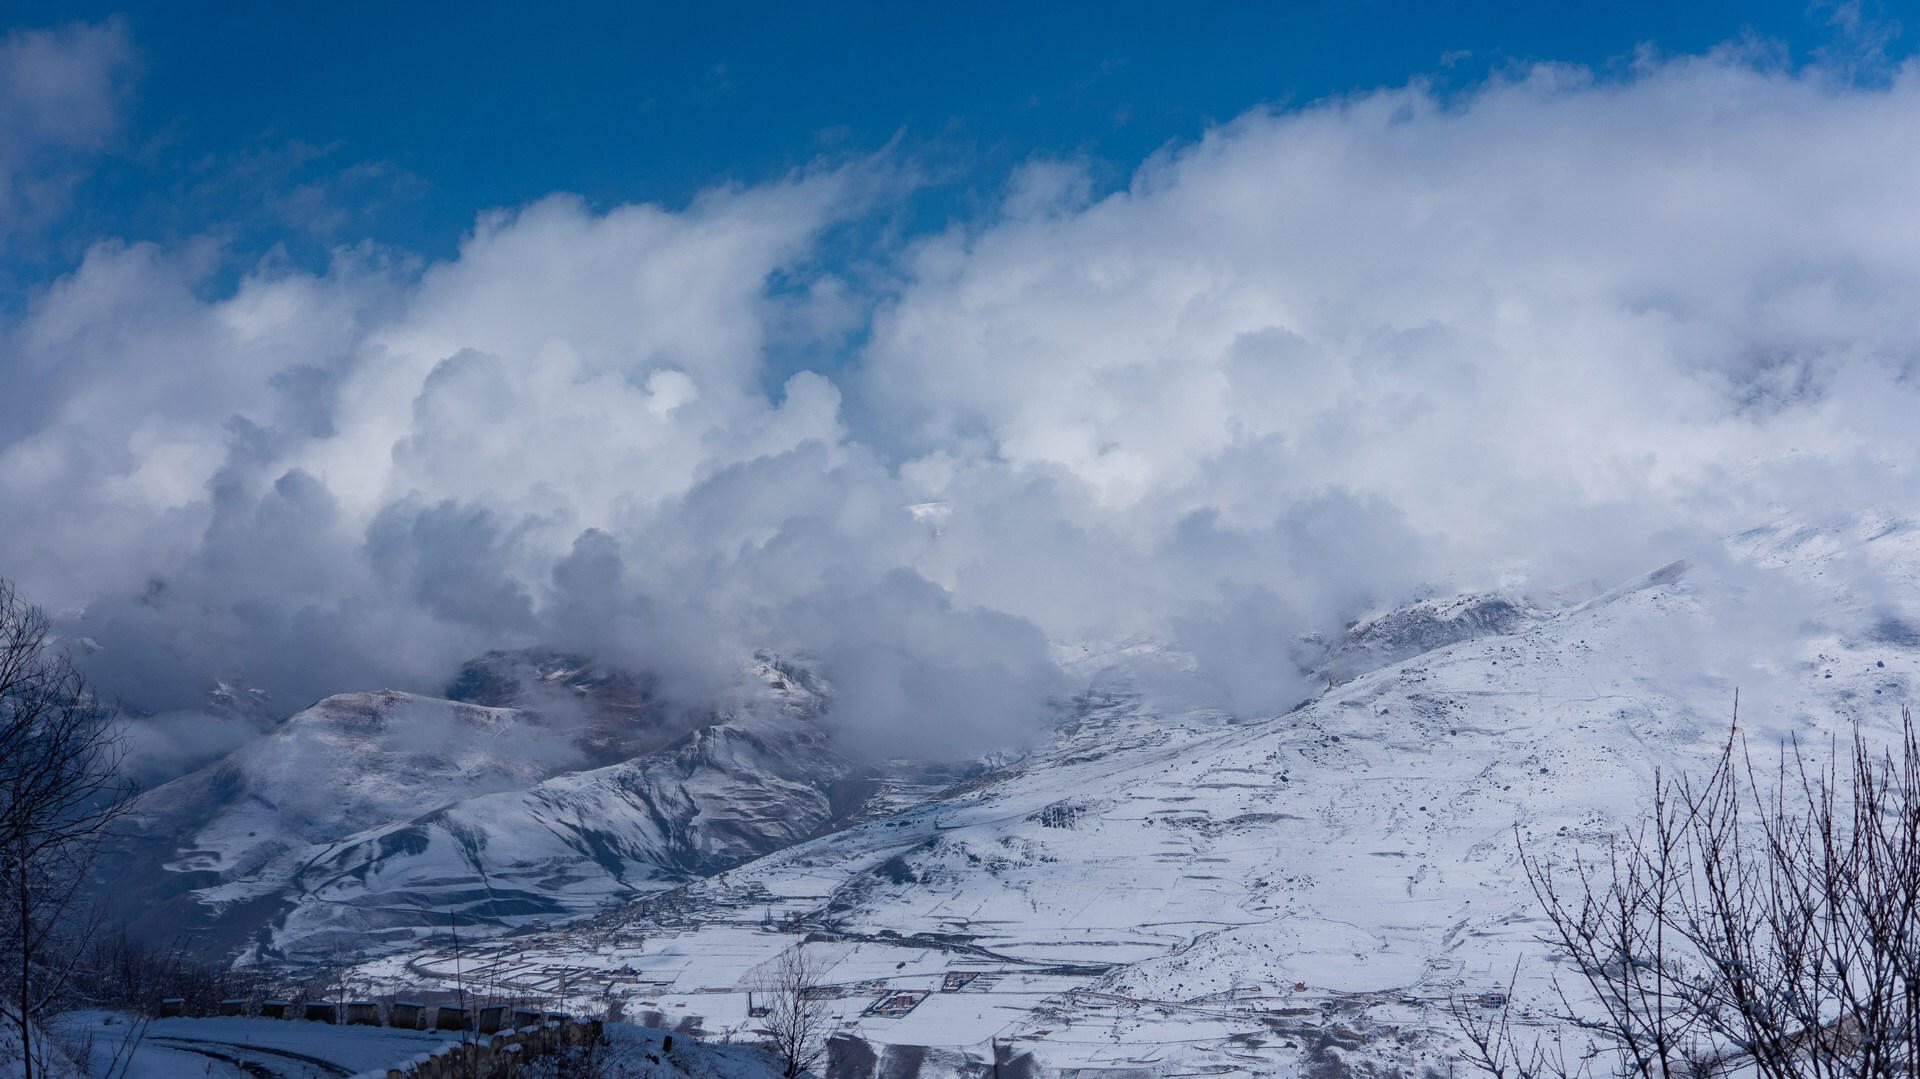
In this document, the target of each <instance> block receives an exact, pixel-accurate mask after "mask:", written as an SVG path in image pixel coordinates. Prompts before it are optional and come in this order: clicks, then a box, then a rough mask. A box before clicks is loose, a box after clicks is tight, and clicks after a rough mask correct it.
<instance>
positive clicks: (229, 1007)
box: [220, 997, 247, 1015]
mask: <svg viewBox="0 0 1920 1079" xmlns="http://www.w3.org/2000/svg"><path fill="white" fill-rule="evenodd" d="M220 1014H221V1015H245V1014H247V1002H246V1000H244V999H243V998H240V997H233V998H230V999H227V1000H223V1001H221V1002H220Z"/></svg>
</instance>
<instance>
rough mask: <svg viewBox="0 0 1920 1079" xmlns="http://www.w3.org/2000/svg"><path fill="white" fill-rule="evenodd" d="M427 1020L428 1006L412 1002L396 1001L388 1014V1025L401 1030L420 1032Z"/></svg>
mask: <svg viewBox="0 0 1920 1079" xmlns="http://www.w3.org/2000/svg"><path fill="white" fill-rule="evenodd" d="M426 1018H427V1006H426V1005H424V1004H420V1003H417V1002H415V1001H411V1000H396V1001H394V1002H393V1011H391V1012H388V1013H387V1025H388V1026H390V1027H398V1028H399V1029H401V1030H419V1029H420V1028H421V1026H422V1024H423V1022H424V1020H425V1019H426Z"/></svg>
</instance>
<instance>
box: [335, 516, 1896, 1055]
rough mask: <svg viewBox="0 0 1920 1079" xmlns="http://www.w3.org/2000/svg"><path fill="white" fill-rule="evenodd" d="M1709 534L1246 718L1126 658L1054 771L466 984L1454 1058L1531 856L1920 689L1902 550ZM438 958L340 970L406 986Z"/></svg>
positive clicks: (865, 827) (1232, 1045)
mask: <svg viewBox="0 0 1920 1079" xmlns="http://www.w3.org/2000/svg"><path fill="white" fill-rule="evenodd" d="M1731 546H1732V548H1733V550H1734V552H1735V556H1734V557H1730V558H1726V559H1714V560H1710V561H1708V562H1707V563H1705V564H1700V563H1696V564H1694V565H1691V566H1689V565H1687V564H1682V563H1676V564H1675V565H1672V566H1669V567H1666V568H1664V569H1662V570H1659V571H1657V572H1654V573H1652V574H1649V575H1648V576H1647V577H1645V578H1642V579H1640V580H1638V581H1635V582H1631V583H1629V584H1628V585H1625V586H1623V587H1620V588H1617V589H1614V590H1613V591H1610V592H1607V593H1605V594H1603V595H1600V596H1598V597H1597V598H1595V599H1593V600H1591V601H1589V602H1586V603H1584V604H1581V605H1579V606H1576V607H1572V608H1568V609H1563V610H1560V611H1558V612H1557V613H1553V614H1550V615H1549V614H1541V615H1539V616H1537V617H1533V616H1529V617H1525V618H1520V619H1516V620H1515V621H1514V622H1513V624H1512V625H1511V627H1510V631H1509V632H1505V633H1497V634H1495V635H1491V636H1483V637H1479V638H1476V639H1470V640H1464V641H1459V642H1456V643H1453V644H1450V645H1447V646H1445V647H1442V648H1439V649H1437V650H1435V651H1431V652H1427V653H1425V654H1422V655H1418V656H1415V657H1413V658H1410V659H1405V660H1402V661H1400V662H1398V663H1395V664H1393V665H1391V666H1387V667H1383V668H1381V669H1378V670H1375V671H1372V672H1370V673H1366V674H1361V675H1358V676H1356V677H1354V678H1352V680H1350V681H1347V682H1344V683H1341V684H1338V685H1335V686H1331V687H1330V688H1329V689H1328V690H1327V692H1326V693H1325V694H1324V695H1323V696H1321V697H1320V698H1318V699H1317V700H1314V701H1312V702H1309V703H1307V704H1304V705H1303V706H1302V707H1300V708H1298V709H1296V710H1294V711H1292V712H1290V713H1288V714H1285V715H1281V716H1276V717H1271V718H1267V719H1264V720H1260V721H1258V722H1251V723H1244V724H1232V723H1228V724H1223V723H1222V722H1220V721H1219V720H1218V719H1217V718H1215V717H1212V716H1208V715H1201V714H1196V713H1183V712H1182V711H1181V710H1180V708H1179V707H1178V706H1177V705H1176V704H1174V703H1172V702H1168V701H1165V700H1156V699H1153V698H1152V697H1151V696H1149V695H1147V694H1145V693H1143V692H1141V691H1139V690H1138V689H1137V688H1136V686H1135V685H1134V684H1133V683H1132V682H1131V681H1130V680H1129V678H1128V677H1127V674H1126V670H1125V669H1124V667H1116V668H1114V669H1112V670H1109V671H1108V672H1106V673H1105V674H1104V675H1102V676H1101V677H1100V678H1097V679H1096V680H1095V684H1094V686H1093V688H1092V689H1091V690H1090V691H1089V692H1088V693H1087V694H1086V695H1085V696H1084V697H1082V698H1081V700H1080V701H1079V707H1078V710H1077V715H1076V718H1075V720H1074V722H1072V723H1071V724H1069V725H1067V726H1066V727H1064V728H1063V729H1062V730H1061V731H1060V732H1059V733H1058V737H1057V738H1056V739H1055V741H1054V742H1053V743H1052V744H1051V745H1050V746H1049V747H1048V748H1047V749H1045V750H1044V751H1042V752H1037V753H1034V754H1032V755H1030V756H1028V757H1027V758H1025V759H1022V760H1020V761H1018V762H1016V763H1014V764H1011V765H1008V766H1006V767H1003V768H1000V769H997V770H995V771H992V772H989V773H987V774H985V775H982V776H979V777H977V778H975V779H973V780H971V781H969V782H966V783H963V784H960V785H958V786H956V787H955V788H953V789H950V790H948V791H946V792H944V793H943V794H941V795H940V796H939V797H936V798H933V799H931V800H929V801H927V802H925V803H924V804H922V805H919V806H917V807H915V808H912V809H909V810H907V811H904V812H901V813H898V814H896V815H894V816H891V817H888V818H886V819H881V820H875V821H871V822H867V823H864V824H860V825H857V826H854V827H850V828H847V829H845V830H842V831H838V832H836V833H834V834H831V835H827V836H823V837H820V838H817V839H813V840H810V841H808V842H804V843H800V844H798V845H795V846H792V847H790V848H787V849H784V850H781V851H778V852H776V853H773V854H769V855H767V856H765V857H762V858H760V859H758V860H756V861H753V862H750V863H748V864H746V865H744V866H742V867H740V868H738V869H737V870H734V871H732V872H729V873H726V874H723V875H719V876H715V877H712V878H709V879H706V880H701V881H698V882H695V883H692V884H689V885H687V886H686V887H684V888H681V889H678V890H675V891H672V892H669V893H666V894H664V895H661V896H658V897H655V898H654V899H652V900H650V901H648V902H647V903H646V904H645V905H644V907H642V908H635V909H630V910H627V911H623V912H620V913H618V914H612V915H607V916H603V917H601V918H598V919H595V920H593V921H591V922H587V923H583V924H580V925H577V926H573V927H568V928H564V929H559V930H554V931H550V932H546V933H540V934H529V935H522V936H519V937H516V938H513V939H510V940H503V941H499V942H496V943H495V944H494V945H493V946H491V948H490V949H489V950H488V951H487V952H486V953H485V954H482V955H476V954H475V953H473V952H471V951H470V952H469V953H468V954H467V956H466V957H465V962H466V963H467V964H468V965H467V966H466V968H465V969H466V970H467V972H468V974H467V976H468V977H469V978H472V977H474V974H473V971H475V970H476V969H479V970H481V971H483V973H482V975H481V976H480V977H481V979H482V981H484V982H485V983H486V984H488V985H489V986H490V987H491V988H490V991H493V992H500V993H517V994H525V995H535V996H542V997H543V998H545V999H548V1000H551V1001H552V1003H553V1006H556V1007H560V1008H563V1009H573V1010H580V1009H586V1008H593V1007H607V1006H610V1005H613V1004H615V1003H618V1004H620V1005H621V1006H622V1007H623V1009H624V1010H626V1011H627V1014H633V1010H634V1009H652V1010H657V1011H659V1012H661V1013H662V1014H664V1015H666V1016H669V1017H680V1018H681V1021H683V1022H684V1021H685V1018H684V1017H688V1016H698V1017H700V1022H701V1023H703V1024H704V1025H705V1027H706V1029H708V1030H709V1031H714V1032H720V1031H730V1032H735V1033H741V1034H744V1033H746V1032H747V1031H749V1030H751V1028H752V1026H753V1022H752V1021H751V1020H750V1019H749V1018H748V1014H747V997H746V992H747V991H748V990H749V989H751V988H753V987H754V986H755V985H756V983H757V981H758V980H759V979H760V977H761V972H762V971H763V970H764V969H765V967H766V965H767V964H768V963H769V962H770V961H771V960H772V959H773V958H774V957H775V956H776V955H778V954H779V953H780V952H781V951H782V950H783V949H785V948H789V947H794V946H796V945H798V944H799V943H800V942H802V941H812V943H810V944H807V945H806V946H807V947H809V948H812V949H816V950H817V951H819V952H820V953H822V954H823V955H824V956H825V957H826V958H827V959H828V960H829V961H830V964H831V966H830V971H829V973H828V979H829V980H830V981H831V982H832V983H833V984H834V986H835V991H836V992H837V993H838V994H839V997H838V1000H837V1005H836V1006H837V1007H838V1009H839V1011H840V1013H841V1019H840V1020H839V1021H840V1022H841V1023H842V1024H843V1025H842V1027H841V1030H842V1031H843V1033H844V1034H845V1035H846V1037H845V1038H843V1039H842V1040H841V1041H840V1042H839V1043H838V1045H839V1050H838V1052H839V1054H840V1058H841V1067H842V1072H843V1073H844V1074H849V1075H855V1074H869V1073H875V1072H876V1071H882V1072H886V1073H888V1074H907V1073H910V1072H911V1071H912V1070H913V1069H919V1070H920V1071H922V1072H929V1071H940V1070H943V1069H944V1070H955V1071H964V1070H966V1069H968V1068H977V1066H980V1065H984V1064H985V1063H986V1062H987V1060H988V1058H989V1055H990V1054H991V1053H993V1052H995V1051H996V1047H997V1051H999V1052H1001V1053H1003V1054H1004V1053H1006V1052H1008V1051H1009V1047H1012V1049H1013V1050H1017V1052H1018V1053H1019V1054H1022V1055H1023V1056H1022V1059H1023V1060H1025V1061H1026V1064H1027V1065H1031V1066H1033V1067H1039V1068H1047V1069H1056V1068H1057V1069H1073V1068H1082V1067H1085V1068H1122V1069H1145V1070H1148V1071H1151V1072H1166V1073H1175V1072H1179V1073H1191V1072H1195V1071H1202V1072H1208V1073H1220V1074H1226V1073H1234V1072H1245V1073H1249V1074H1270V1073H1274V1072H1280V1073H1289V1072H1295V1071H1306V1072H1310V1073H1312V1074H1315V1075H1323V1074H1325V1075H1331V1074H1343V1073H1344V1069H1347V1068H1351V1067H1355V1066H1358V1065H1359V1064H1360V1063H1361V1062H1363V1061H1376V1062H1379V1063H1381V1064H1387V1063H1391V1064H1392V1066H1394V1067H1400V1068H1406V1069H1411V1070H1412V1071H1415V1072H1417V1071H1418V1070H1419V1068H1420V1067H1423V1066H1426V1065H1432V1066H1435V1067H1439V1068H1444V1067H1445V1065H1446V1063H1447V1060H1448V1058H1449V1057H1450V1055H1451V1052H1452V1049H1451V1036H1450V1033H1449V1031H1450V1021H1449V1020H1448V1019H1447V1018H1446V1007H1447V1002H1448V1001H1449V1000H1450V999H1453V998H1456V997H1459V998H1463V999H1478V998H1480V997H1482V996H1484V995H1486V994H1492V993H1495V992H1497V991H1504V990H1505V988H1506V986H1507V982H1508V979H1509V978H1510V977H1512V976H1513V973H1514V971H1515V969H1516V964H1518V969H1519V971H1520V982H1519V986H1518V993H1517V996H1518V997H1519V999H1520V1000H1521V1001H1522V1002H1523V1003H1524V1002H1530V1001H1534V1000H1537V999H1538V998H1539V997H1540V995H1541V994H1542V992H1544V990H1545V985H1546V979H1547V978H1548V977H1549V976H1550V975H1551V973H1552V971H1553V965H1552V964H1551V963H1550V962H1548V961H1547V957H1546V956H1545V955H1544V954H1543V950H1542V949H1541V948H1540V947H1539V946H1538V945H1537V944H1536V943H1535V942H1534V939H1533V938H1534V937H1535V935H1536V934H1537V933H1538V932H1539V930H1540V928H1541V923H1540V921H1539V919H1538V916H1537V911H1536V909H1535V906H1534V903H1533V900H1532V897H1531V894H1530V892H1529V889H1528V887H1527V885H1526V882H1525V880H1524V877H1523V875H1522V873H1521V871H1520V866H1519V862H1518V849H1519V844H1522V843H1524V844H1528V845H1529V846H1530V847H1531V849H1532V850H1533V851H1534V852H1536V853H1542V854H1544V853H1549V852H1557V853H1558V854H1561V855H1565V856H1570V855H1571V854H1572V853H1573V852H1574V851H1575V850H1576V849H1578V848H1580V847H1581V846H1585V847H1586V848H1587V849H1588V850H1589V852H1591V850H1592V848H1593V846H1594V845H1596V844H1602V843H1604V842H1605V841H1606V840H1607V838H1608V837H1609V836H1611V835H1614V834H1618V833H1619V832H1620V831H1621V830H1622V829H1624V828H1626V827H1629V826H1631V825H1632V824H1633V823H1634V822H1635V821H1637V820H1638V818H1639V816H1640V814H1641V813H1642V812H1643V810H1644V808H1645V804H1644V793H1645V791H1646V790H1647V789H1648V786H1649V783H1650V781H1651V778H1652V776H1653V773H1654V771H1655V770H1656V769H1663V768H1664V769H1670V770H1671V769H1696V768H1699V767H1701V766H1703V765H1704V764H1705V763H1706V762H1707V761H1708V760H1709V759H1710V757H1711V755H1712V754H1713V753H1714V752H1715V751H1716V750H1717V749H1718V748H1719V747H1720V746H1721V745H1723V744H1724V741H1725V739H1726V738H1727V737H1728V736H1729V734H1730V733H1732V728H1733V721H1734V715H1733V698H1734V690H1735V689H1736V687H1739V688H1741V689H1742V690H1743V698H1742V699H1743V705H1742V710H1741V714H1740V717H1739V725H1740V733H1742V734H1744V735H1745V736H1746V737H1747V738H1748V739H1749V741H1750V743H1751V744H1752V745H1753V746H1754V747H1755V748H1756V751H1757V752H1759V753H1761V754H1763V755H1764V754H1765V753H1766V752H1769V751H1770V750H1769V747H1772V746H1774V745H1776V744H1777V742H1778V740H1779V739H1780V738H1783V737H1785V736H1786V735H1788V734H1794V735H1798V736H1800V737H1802V738H1803V739H1806V738H1808V737H1810V736H1823V735H1825V734H1827V733H1835V734H1840V735H1842V736H1844V734H1845V733H1846V732H1847V731H1848V730H1849V729H1850V728H1851V727H1852V726H1853V725H1855V724H1858V725H1859V726H1860V727H1861V728H1862V729H1863V730H1865V732H1866V733H1867V734H1868V735H1869V737H1871V736H1873V734H1874V732H1876V731H1881V730H1886V729H1888V728H1889V727H1890V726H1891V725H1892V723H1894V722H1897V718H1898V709H1899V707H1900V705H1901V704H1902V703H1904V702H1906V701H1907V700H1908V699H1909V698H1910V694H1911V687H1912V685H1913V682H1914V679H1915V676H1916V674H1920V633H1916V632H1914V631H1913V630H1912V629H1911V628H1910V624H1909V623H1908V622H1907V621H1906V619H1905V618H1904V617H1903V615H1902V612H1903V611H1906V610H1911V609H1913V607H1914V604H1915V600H1916V599H1917V598H1920V591H1916V588H1915V582H1916V579H1920V578H1917V576H1916V574H1917V573H1920V531H1917V530H1916V529H1915V528H1914V527H1913V526H1912V525H1910V524H1908V523H1906V522H1902V521H1894V520H1878V521H1856V522H1851V523H1849V524H1846V525H1844V526H1836V527H1815V526H1810V525H1805V524H1799V523H1790V522H1789V523H1782V524H1779V525H1776V526H1772V527H1769V528H1765V529H1759V530H1756V531H1754V532H1752V533H1748V534H1746V535H1744V536H1741V537H1738V538H1737V539H1736V540H1735V541H1734V543H1733V544H1732V545H1731ZM450 964H451V957H450V956H448V955H445V954H442V953H437V952H424V953H412V954H407V955H403V956H397V957H395V958H393V959H389V960H380V961H374V962H369V963H366V964H363V965H362V966H360V967H359V968H357V970H356V972H355V975H356V977H358V978H361V979H364V980H365V981H366V982H367V983H369V985H368V988H369V989H380V988H386V989H393V988H397V987H399V986H403V985H417V984H419V983H421V982H422V981H426V982H432V981H434V980H435V979H437V978H438V977H439V976H440V975H441V974H442V973H449V974H450V973H451V969H452V968H451V965H450ZM476 964H477V966H476ZM469 984H473V983H471V982H470V983H469ZM563 985H564V987H565V999H555V998H558V997H559V996H560V995H561V993H560V990H561V987H562V986H563ZM909 1065H911V1068H909ZM863 1069H864V1070H863ZM903 1069H904V1070H903Z"/></svg>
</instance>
